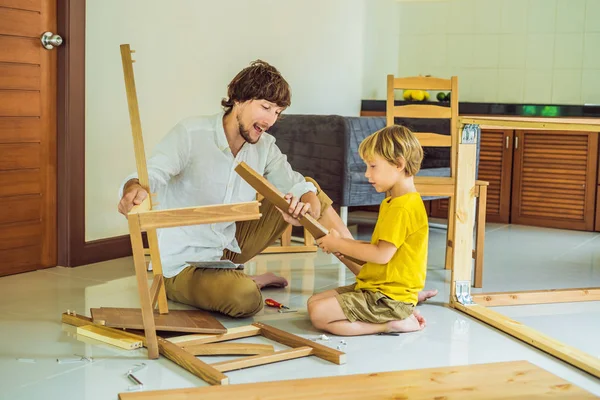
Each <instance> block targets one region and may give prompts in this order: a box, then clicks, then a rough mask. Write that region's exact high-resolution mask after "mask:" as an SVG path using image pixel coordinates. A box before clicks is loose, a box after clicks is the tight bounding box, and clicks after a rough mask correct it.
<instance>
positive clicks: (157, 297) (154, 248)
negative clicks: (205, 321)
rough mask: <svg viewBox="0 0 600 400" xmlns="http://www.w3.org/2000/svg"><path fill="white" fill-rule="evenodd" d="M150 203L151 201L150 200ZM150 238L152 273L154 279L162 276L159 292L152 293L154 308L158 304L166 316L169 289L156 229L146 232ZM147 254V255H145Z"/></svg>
mask: <svg viewBox="0 0 600 400" xmlns="http://www.w3.org/2000/svg"><path fill="white" fill-rule="evenodd" d="M148 201H150V200H148ZM146 235H147V238H148V246H149V247H150V249H149V250H150V260H151V261H152V273H153V274H154V279H156V277H157V276H160V283H161V285H160V287H159V288H158V291H157V292H152V293H153V297H152V307H155V306H156V304H157V303H158V312H159V313H160V314H166V313H168V312H169V306H168V304H167V289H166V288H165V282H164V280H163V269H162V261H161V260H160V249H159V247H158V235H157V233H156V229H149V230H148V231H147V232H146ZM144 254H145V253H144Z"/></svg>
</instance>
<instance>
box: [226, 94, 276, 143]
mask: <svg viewBox="0 0 600 400" xmlns="http://www.w3.org/2000/svg"><path fill="white" fill-rule="evenodd" d="M236 107H237V108H238V110H237V113H236V116H237V121H238V125H239V129H240V134H241V135H242V137H243V138H244V140H245V141H246V142H248V143H250V144H255V143H256V142H258V140H259V139H260V137H261V136H262V133H263V132H264V131H266V130H268V129H269V128H270V127H271V126H273V124H274V123H275V121H277V118H278V117H279V114H281V113H282V112H283V110H284V109H283V108H282V107H279V106H278V105H277V104H275V103H271V102H270V101H267V100H248V101H245V102H243V103H237V104H236Z"/></svg>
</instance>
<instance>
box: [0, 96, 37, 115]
mask: <svg viewBox="0 0 600 400" xmlns="http://www.w3.org/2000/svg"><path fill="white" fill-rule="evenodd" d="M40 115H41V99H40V92H38V91H25V90H0V117H39V116H40Z"/></svg>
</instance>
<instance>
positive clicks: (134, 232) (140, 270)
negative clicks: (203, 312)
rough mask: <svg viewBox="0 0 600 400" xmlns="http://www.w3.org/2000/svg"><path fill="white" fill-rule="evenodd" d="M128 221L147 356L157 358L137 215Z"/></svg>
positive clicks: (156, 343)
mask: <svg viewBox="0 0 600 400" xmlns="http://www.w3.org/2000/svg"><path fill="white" fill-rule="evenodd" d="M128 222H129V234H130V237H131V250H132V252H133V263H134V266H135V277H136V280H137V286H138V292H139V295H140V307H141V310H142V322H143V324H144V333H145V336H146V347H147V348H148V358H150V359H156V358H158V339H157V337H156V325H155V324H154V311H153V310H154V307H153V306H152V299H151V298H150V289H149V287H148V276H147V271H146V258H145V256H144V243H143V242H142V231H141V229H140V224H139V218H138V216H137V215H130V216H129V218H128Z"/></svg>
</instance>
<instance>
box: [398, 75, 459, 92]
mask: <svg viewBox="0 0 600 400" xmlns="http://www.w3.org/2000/svg"><path fill="white" fill-rule="evenodd" d="M394 89H421V90H451V89H452V82H451V80H450V79H442V78H434V77H427V76H411V77H407V78H395V79H394Z"/></svg>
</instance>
